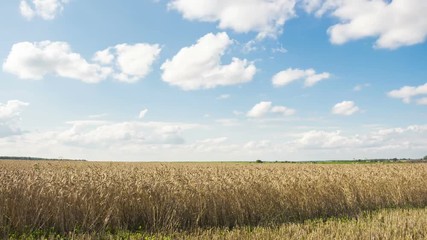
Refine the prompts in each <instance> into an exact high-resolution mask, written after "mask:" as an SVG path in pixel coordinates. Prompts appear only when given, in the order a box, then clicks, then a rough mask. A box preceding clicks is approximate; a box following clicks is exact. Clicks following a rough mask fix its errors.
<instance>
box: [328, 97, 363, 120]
mask: <svg viewBox="0 0 427 240" xmlns="http://www.w3.org/2000/svg"><path fill="white" fill-rule="evenodd" d="M358 111H360V109H359V107H358V106H356V104H355V103H354V102H353V101H342V102H340V103H337V104H335V106H334V107H333V108H332V113H333V114H337V115H344V116H350V115H353V114H354V113H356V112H358Z"/></svg>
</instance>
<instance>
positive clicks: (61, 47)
mask: <svg viewBox="0 0 427 240" xmlns="http://www.w3.org/2000/svg"><path fill="white" fill-rule="evenodd" d="M3 70H4V71H5V72H9V73H12V74H15V75H17V76H18V77H19V78H22V79H34V80H39V79H42V78H43V77H44V76H45V75H47V74H56V75H58V76H60V77H67V78H73V79H78V80H81V81H83V82H87V83H97V82H100V81H102V80H104V79H105V78H106V77H107V76H108V75H109V74H110V73H111V71H112V70H111V69H110V68H107V67H102V66H100V65H98V64H91V63H88V62H87V61H86V60H85V59H83V58H82V57H81V56H80V54H78V53H74V52H73V51H72V50H71V48H70V46H69V45H68V43H65V42H50V41H42V42H37V43H30V42H20V43H16V44H14V45H13V46H12V49H11V51H10V53H9V55H8V56H7V58H6V60H5V62H4V63H3Z"/></svg>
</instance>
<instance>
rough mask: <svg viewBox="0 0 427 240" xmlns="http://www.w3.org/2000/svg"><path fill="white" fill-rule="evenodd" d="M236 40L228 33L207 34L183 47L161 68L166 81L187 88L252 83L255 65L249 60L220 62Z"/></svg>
mask: <svg viewBox="0 0 427 240" xmlns="http://www.w3.org/2000/svg"><path fill="white" fill-rule="evenodd" d="M232 43H233V41H232V40H231V39H230V38H229V37H228V35H227V33H225V32H222V33H218V34H212V33H209V34H206V35H205V36H203V37H202V38H200V39H199V40H198V41H197V43H196V44H194V45H192V46H190V47H184V48H182V49H181V50H180V51H179V52H178V53H177V54H176V55H175V56H174V57H173V58H172V60H169V59H168V60H166V61H165V62H164V63H163V65H162V66H161V69H162V70H163V74H162V79H163V81H165V82H167V83H169V84H171V85H174V86H178V87H180V88H182V89H184V90H196V89H207V88H215V87H217V86H227V85H234V84H240V83H245V82H249V81H251V80H252V78H253V76H254V75H255V73H256V67H255V65H254V64H253V63H251V62H248V61H247V60H246V59H244V60H241V59H238V58H233V59H232V61H231V63H230V64H228V65H222V64H221V56H222V55H224V51H225V50H226V49H227V48H228V47H229V46H230V45H231V44H232Z"/></svg>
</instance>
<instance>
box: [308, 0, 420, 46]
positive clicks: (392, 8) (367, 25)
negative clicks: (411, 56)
mask: <svg viewBox="0 0 427 240" xmlns="http://www.w3.org/2000/svg"><path fill="white" fill-rule="evenodd" d="M305 4H306V5H305V6H306V10H307V11H309V12H316V15H317V16H321V15H323V14H324V13H326V12H328V11H331V15H332V16H334V17H336V18H338V19H339V21H340V23H338V24H335V25H333V26H331V27H330V28H329V30H328V33H329V35H330V39H331V42H332V43H334V44H343V43H346V42H348V41H351V40H357V39H361V38H367V37H376V38H377V40H376V42H375V46H376V47H378V48H388V49H395V48H399V47H402V46H409V45H414V44H418V43H422V42H424V41H425V39H426V36H427V15H426V14H425V12H426V11H427V2H426V1H425V0H393V1H383V0H359V1H353V0H323V1H322V0H305Z"/></svg>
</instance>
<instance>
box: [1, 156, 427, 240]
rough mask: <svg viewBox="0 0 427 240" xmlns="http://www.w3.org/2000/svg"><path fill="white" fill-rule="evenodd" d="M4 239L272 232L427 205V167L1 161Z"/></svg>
mask: <svg viewBox="0 0 427 240" xmlns="http://www.w3.org/2000/svg"><path fill="white" fill-rule="evenodd" d="M0 182H1V186H0V234H1V235H0V236H9V234H12V233H16V234H23V233H31V232H33V231H36V230H39V229H41V230H48V231H53V232H55V233H61V234H68V233H70V232H85V233H93V232H105V231H110V232H111V231H113V232H114V231H118V230H129V231H135V230H144V231H148V232H174V231H182V230H194V229H199V228H212V227H220V228H224V227H226V228H233V227H239V226H240V227H244V226H274V225H279V224H283V223H286V222H295V221H297V222H301V221H304V220H307V219H314V218H327V217H340V216H348V217H353V216H357V215H359V214H360V213H361V212H362V211H368V210H376V209H381V208H397V207H426V206H427V187H426V186H427V164H355V165H351V164H349V165H317V164H235V163H206V164H202V163H164V164H161V163H88V162H60V161H58V162H31V161H16V162H13V161H0Z"/></svg>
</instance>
